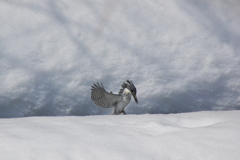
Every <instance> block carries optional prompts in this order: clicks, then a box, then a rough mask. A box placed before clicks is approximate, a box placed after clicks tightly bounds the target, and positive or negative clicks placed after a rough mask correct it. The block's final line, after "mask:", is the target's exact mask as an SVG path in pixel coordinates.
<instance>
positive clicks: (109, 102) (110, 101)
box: [91, 80, 138, 115]
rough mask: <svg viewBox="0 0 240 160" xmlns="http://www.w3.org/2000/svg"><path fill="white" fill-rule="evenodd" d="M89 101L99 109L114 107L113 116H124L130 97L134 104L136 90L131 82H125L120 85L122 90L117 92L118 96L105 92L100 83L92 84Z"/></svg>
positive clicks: (136, 100)
mask: <svg viewBox="0 0 240 160" xmlns="http://www.w3.org/2000/svg"><path fill="white" fill-rule="evenodd" d="M91 90H92V92H91V99H92V101H93V102H94V103H95V104H96V105H97V106H99V107H102V108H111V107H114V110H113V113H112V114H114V115H119V114H121V113H122V114H126V112H125V111H124V109H125V107H126V106H127V105H128V103H129V102H130V101H131V96H133V98H134V100H135V102H136V103H138V99H137V89H136V87H135V86H134V84H133V82H132V81H131V80H126V82H124V83H123V84H122V88H121V89H120V90H119V93H118V94H114V93H112V92H107V91H106V90H105V88H104V86H103V84H102V83H101V84H100V83H98V82H97V83H93V85H92V88H91Z"/></svg>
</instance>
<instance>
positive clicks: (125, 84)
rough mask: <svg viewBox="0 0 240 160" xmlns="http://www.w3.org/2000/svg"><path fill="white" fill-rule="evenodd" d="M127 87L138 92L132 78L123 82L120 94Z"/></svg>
mask: <svg viewBox="0 0 240 160" xmlns="http://www.w3.org/2000/svg"><path fill="white" fill-rule="evenodd" d="M125 88H127V89H128V90H129V91H131V92H135V93H136V92H137V90H136V87H135V86H134V84H133V82H132V81H131V80H130V81H129V80H127V81H126V82H124V83H123V84H122V88H121V89H120V90H119V93H118V94H119V95H122V94H123V90H124V89H125Z"/></svg>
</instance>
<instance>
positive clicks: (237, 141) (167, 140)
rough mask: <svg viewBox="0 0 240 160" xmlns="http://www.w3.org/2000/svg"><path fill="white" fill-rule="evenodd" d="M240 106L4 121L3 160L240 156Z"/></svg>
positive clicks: (218, 159) (216, 159)
mask: <svg viewBox="0 0 240 160" xmlns="http://www.w3.org/2000/svg"><path fill="white" fill-rule="evenodd" d="M239 123H240V111H208V112H206V111H205V112H195V113H182V114H180V113H179V114H168V115H164V114H158V115H157V114H152V115H151V114H146V115H119V116H115V115H114V116H113V115H108V116H82V117H80V116H78V117H75V116H65V117H28V118H12V119H1V120H0V130H1V132H0V142H1V143H0V155H1V159H4V160H16V159H21V160H23V159H24V160H45V159H46V160H96V159H97V160H130V159H132V160H239V158H240V152H239V148H240V125H239Z"/></svg>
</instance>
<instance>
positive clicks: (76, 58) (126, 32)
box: [0, 0, 240, 156]
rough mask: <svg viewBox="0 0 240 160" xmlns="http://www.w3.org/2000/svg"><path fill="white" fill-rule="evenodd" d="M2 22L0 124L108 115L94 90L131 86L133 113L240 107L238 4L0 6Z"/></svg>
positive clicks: (152, 1) (49, 0) (84, 1)
mask: <svg viewBox="0 0 240 160" xmlns="http://www.w3.org/2000/svg"><path fill="white" fill-rule="evenodd" d="M0 22H1V25H0V82H1V83H0V117H1V118H6V117H24V116H61V115H95V114H98V115H100V114H109V113H110V112H111V109H110V110H108V109H101V108H100V107H97V106H95V105H94V103H92V101H91V99H90V86H91V85H92V83H95V82H103V84H104V86H105V88H106V89H107V90H108V91H113V92H114V93H116V92H118V90H119V89H120V86H121V84H122V83H123V82H124V81H125V80H127V79H130V80H133V82H134V83H135V86H136V87H137V89H138V99H139V102H140V103H139V104H138V105H137V104H135V103H133V102H132V103H130V104H129V106H128V107H127V109H126V112H127V113H129V114H145V113H151V114H154V113H179V112H191V111H203V110H233V109H234V110H235V109H240V96H239V95H240V90H239V88H240V72H239V64H240V56H239V53H240V45H239V44H240V30H239V28H240V1H239V0H227V1H226V0H211V1H208V0H181V1H179V0H169V1H165V0H141V1H139V0H131V1H128V0H81V1H79V0H58V1H54V0H41V1H32V0H0ZM66 120H68V119H66ZM70 120H71V119H70ZM189 148H190V147H189ZM63 150H64V149H63ZM138 151H139V150H138ZM110 156H113V155H110Z"/></svg>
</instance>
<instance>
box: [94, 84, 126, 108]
mask: <svg viewBox="0 0 240 160" xmlns="http://www.w3.org/2000/svg"><path fill="white" fill-rule="evenodd" d="M121 98H122V97H121V96H120V95H116V94H113V93H108V92H107V91H106V90H105V89H104V87H103V85H102V84H101V85H100V84H99V83H97V84H93V86H92V93H91V99H92V100H93V102H94V103H95V104H96V105H98V106H100V107H103V108H110V107H114V106H116V104H117V103H118V102H119V101H120V100H121Z"/></svg>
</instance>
